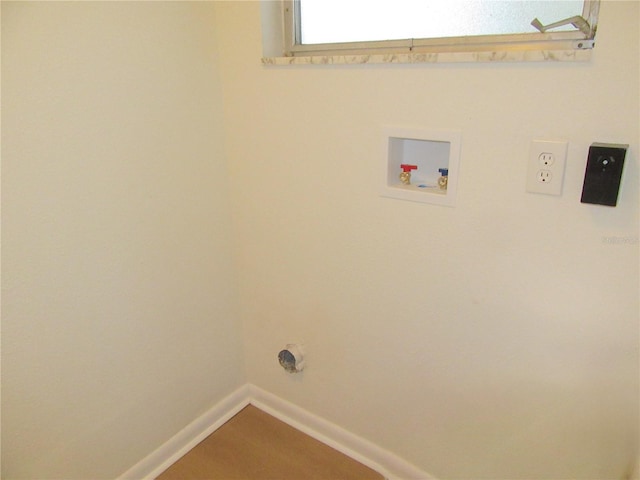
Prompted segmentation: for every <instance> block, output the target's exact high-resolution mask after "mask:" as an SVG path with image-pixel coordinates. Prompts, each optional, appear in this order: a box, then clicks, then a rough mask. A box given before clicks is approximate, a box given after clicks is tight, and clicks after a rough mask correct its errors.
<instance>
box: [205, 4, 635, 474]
mask: <svg viewBox="0 0 640 480" xmlns="http://www.w3.org/2000/svg"><path fill="white" fill-rule="evenodd" d="M639 7H640V4H638V2H610V1H605V2H602V5H601V15H600V23H599V27H598V35H597V39H596V44H597V46H596V49H595V51H594V52H593V56H592V59H591V60H590V61H589V62H586V63H577V64H569V63H527V64H523V63H518V64H507V63H495V64H492V63H486V64H457V65H456V64H451V65H444V64H438V65H428V64H425V65H376V66H373V65H351V66H331V65H318V66H293V67H280V68H279V67H265V66H262V65H261V64H260V57H261V55H262V47H261V32H260V7H259V5H258V3H257V2H221V3H219V4H218V15H217V21H218V23H217V25H218V33H219V35H220V40H219V43H220V45H223V48H222V50H221V53H220V61H221V64H220V67H221V68H220V69H221V72H223V76H222V82H223V91H224V99H225V106H226V115H225V127H226V132H227V136H226V137H225V138H226V142H225V145H226V147H227V154H228V158H229V161H230V170H231V174H232V183H233V195H232V198H233V208H234V213H235V218H236V221H237V226H238V233H239V235H238V237H237V242H236V248H237V253H238V258H239V261H240V270H239V272H240V285H241V302H240V303H241V305H242V306H241V309H242V312H241V316H242V319H243V322H244V327H245V341H246V347H245V351H246V362H247V369H248V376H249V381H250V382H251V383H253V384H255V385H257V386H259V387H260V388H263V389H265V390H267V391H269V392H271V393H274V394H275V395H278V396H280V397H282V398H285V399H287V400H288V401H291V402H294V403H296V404H297V405H300V406H301V407H303V408H305V409H307V410H309V411H311V412H313V413H315V414H317V415H320V416H322V417H324V418H327V419H329V420H330V421H332V422H334V423H337V424H339V425H341V426H343V427H345V428H347V429H348V430H350V431H352V432H354V433H356V434H358V435H360V436H362V437H365V438H367V439H369V440H371V441H373V442H375V443H377V444H378V445H380V446H382V447H384V448H387V449H389V450H391V451H393V452H394V453H396V454H398V455H400V456H402V457H404V458H405V459H407V460H409V461H411V462H413V463H414V464H415V465H417V466H419V467H420V468H422V469H423V470H425V471H427V472H430V473H431V474H433V475H435V476H436V477H439V478H466V479H468V478H474V479H478V478H491V479H497V478H503V479H506V478H509V479H518V478H520V479H524V478H528V479H531V478H536V479H558V478H574V479H594V478H622V477H623V476H624V475H626V474H628V472H629V470H630V468H632V465H631V464H632V462H633V460H634V459H635V457H636V455H637V453H636V452H637V433H638V432H637V428H638V427H637V426H638V377H639V372H638V313H639V305H638V277H639V274H638V266H639V262H638V204H639V198H638V155H639V152H640V145H639V144H638V133H639V125H638V107H639V97H638V93H639V92H638V90H639V89H638V85H639V84H640V81H639V80H640V77H639V72H638V69H639V65H638V61H639V59H640V54H639V53H640V52H639V51H638V47H639V41H638V29H637V25H638V17H639ZM384 126H401V127H416V128H425V129H453V130H460V131H461V132H462V153H461V160H460V178H459V183H458V196H457V205H456V207H454V208H447V207H440V206H436V205H427V204H419V203H412V202H406V201H401V200H395V199H389V198H383V197H380V196H379V191H380V188H379V186H380V178H381V176H382V172H381V169H383V168H384V164H385V163H384V155H385V151H384V147H383V141H382V138H381V135H382V133H381V128H382V127H384ZM532 139H548V140H553V139H565V140H567V141H569V151H568V160H567V166H566V174H565V183H564V190H563V194H562V195H561V196H546V195H539V194H530V193H526V192H525V184H526V182H525V175H526V171H527V158H528V151H529V144H530V142H531V140H532ZM592 142H612V143H616V142H621V143H629V144H630V149H629V152H628V156H627V163H626V166H625V172H624V179H623V184H622V190H621V193H620V201H619V203H618V206H617V207H616V208H607V207H601V206H594V205H583V204H581V203H580V201H579V200H580V191H581V188H582V180H583V175H584V168H585V164H586V158H587V152H588V148H589V145H590V144H591V143H592ZM293 342H296V343H298V342H299V343H304V345H305V350H306V357H305V358H306V362H307V363H306V368H305V370H304V372H303V373H300V374H296V375H290V374H288V373H286V372H285V371H284V370H283V369H282V368H280V366H279V365H278V361H277V353H278V351H279V350H280V349H281V348H283V347H284V345H285V344H287V343H293Z"/></svg>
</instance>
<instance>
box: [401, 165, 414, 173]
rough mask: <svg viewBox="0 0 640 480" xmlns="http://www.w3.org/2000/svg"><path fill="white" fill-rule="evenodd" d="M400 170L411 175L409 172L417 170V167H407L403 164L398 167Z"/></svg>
mask: <svg viewBox="0 0 640 480" xmlns="http://www.w3.org/2000/svg"><path fill="white" fill-rule="evenodd" d="M400 168H401V169H402V171H403V172H408V173H411V170H417V169H418V166H417V165H407V164H406V163H403V164H402V165H400Z"/></svg>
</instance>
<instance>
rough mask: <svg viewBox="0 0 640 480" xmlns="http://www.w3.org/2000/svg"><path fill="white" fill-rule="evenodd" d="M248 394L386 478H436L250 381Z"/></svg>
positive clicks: (257, 404) (263, 407) (253, 401)
mask: <svg viewBox="0 0 640 480" xmlns="http://www.w3.org/2000/svg"><path fill="white" fill-rule="evenodd" d="M249 394H250V397H251V398H250V400H249V403H251V404H252V405H254V406H255V407H257V408H259V409H260V410H263V411H264V412H266V413H268V414H270V415H272V416H274V417H276V418H278V419H279V420H282V421H283V422H285V423H287V424H289V425H291V426H292V427H294V428H295V429H297V430H300V431H301V432H304V433H306V434H307V435H309V436H310V437H313V438H315V439H316V440H319V441H321V442H322V443H324V444H326V445H328V446H330V447H332V448H334V449H336V450H338V451H339V452H342V453H344V454H345V455H347V456H349V457H351V458H353V459H354V460H356V461H358V462H360V463H362V464H363V465H366V466H368V467H369V468H371V469H373V470H375V471H377V472H379V473H380V474H381V475H383V476H384V477H385V478H387V479H388V480H435V477H433V476H432V475H429V474H428V473H426V472H424V471H422V470H420V469H419V468H418V467H416V466H415V465H412V464H411V463H409V462H407V461H406V460H403V459H402V458H400V457H398V456H397V455H395V454H393V453H391V452H389V451H388V450H385V449H383V448H381V447H379V446H378V445H375V444H374V443H372V442H370V441H368V440H365V439H364V438H361V437H359V436H357V435H355V434H353V433H351V432H349V431H347V430H345V429H344V428H342V427H339V426H338V425H335V424H333V423H331V422H329V421H327V420H325V419H323V418H320V417H318V416H317V415H314V414H313V413H310V412H308V411H306V410H304V409H302V408H300V407H298V406H296V405H294V404H292V403H290V402H287V401H286V400H283V399H281V398H279V397H277V396H275V395H273V394H271V393H269V392H267V391H265V390H262V389H261V388H259V387H256V386H255V385H249Z"/></svg>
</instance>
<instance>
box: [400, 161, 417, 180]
mask: <svg viewBox="0 0 640 480" xmlns="http://www.w3.org/2000/svg"><path fill="white" fill-rule="evenodd" d="M400 168H401V169H402V173H400V181H401V182H402V183H404V184H405V185H409V184H410V183H411V170H417V169H418V166H417V165H409V164H406V163H403V164H402V165H400Z"/></svg>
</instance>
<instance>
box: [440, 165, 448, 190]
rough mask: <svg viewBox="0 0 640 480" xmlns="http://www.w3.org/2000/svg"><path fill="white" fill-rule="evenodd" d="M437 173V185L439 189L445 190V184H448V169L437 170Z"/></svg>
mask: <svg viewBox="0 0 640 480" xmlns="http://www.w3.org/2000/svg"><path fill="white" fill-rule="evenodd" d="M438 172H440V178H438V185H439V186H440V189H442V190H446V189H447V184H448V183H449V169H448V168H439V169H438Z"/></svg>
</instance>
